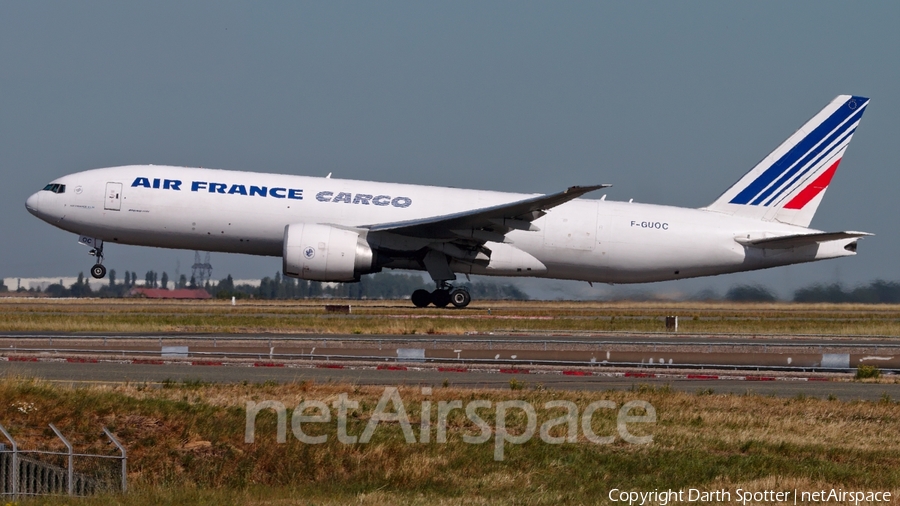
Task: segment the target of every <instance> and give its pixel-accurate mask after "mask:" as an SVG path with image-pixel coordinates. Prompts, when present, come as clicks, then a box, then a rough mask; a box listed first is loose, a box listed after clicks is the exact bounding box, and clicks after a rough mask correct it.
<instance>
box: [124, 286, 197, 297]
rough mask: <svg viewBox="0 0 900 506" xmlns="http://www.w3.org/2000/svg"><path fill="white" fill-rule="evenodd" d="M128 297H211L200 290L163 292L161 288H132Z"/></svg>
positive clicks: (187, 289) (185, 289) (180, 289)
mask: <svg viewBox="0 0 900 506" xmlns="http://www.w3.org/2000/svg"><path fill="white" fill-rule="evenodd" d="M128 296H129V297H146V298H148V299H211V298H212V295H210V294H209V292H207V291H206V290H204V289H202V288H196V289H190V288H179V289H176V290H165V289H163V288H132V289H131V291H130V292H128Z"/></svg>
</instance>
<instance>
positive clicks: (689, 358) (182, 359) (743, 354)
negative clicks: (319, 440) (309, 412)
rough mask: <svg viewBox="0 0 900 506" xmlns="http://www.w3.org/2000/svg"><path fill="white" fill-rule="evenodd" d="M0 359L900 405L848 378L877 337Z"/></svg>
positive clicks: (339, 338) (216, 345) (477, 340)
mask: <svg viewBox="0 0 900 506" xmlns="http://www.w3.org/2000/svg"><path fill="white" fill-rule="evenodd" d="M0 350H2V351H0V373H2V374H6V375H13V376H28V377H38V378H43V379H45V380H48V381H53V382H58V383H62V384H71V385H82V384H94V383H109V384H116V383H123V382H139V383H149V384H156V385H160V384H162V383H163V382H166V381H175V382H182V381H195V380H199V381H204V382H242V381H248V382H254V383H262V382H265V381H276V382H292V381H307V380H311V381H315V382H346V383H353V384H365V385H411V386H415V385H431V386H442V385H447V386H454V387H471V388H499V389H508V388H510V383H511V380H513V379H515V382H516V383H517V384H520V385H525V388H546V389H563V390H595V391H596V390H623V389H632V388H639V387H641V385H649V386H653V387H657V388H658V387H663V386H666V385H668V386H669V387H671V388H673V389H675V390H680V391H687V392H699V393H703V394H708V393H737V394H744V393H747V392H753V393H758V394H762V395H776V396H785V397H794V396H798V395H803V396H808V397H821V398H827V397H830V396H831V397H833V398H837V399H842V400H856V399H861V400H878V399H881V398H883V397H884V396H885V395H887V396H889V397H891V398H893V399H900V384H891V383H880V384H872V383H861V382H850V381H847V379H848V378H849V376H850V375H849V374H848V371H851V370H852V369H853V368H854V367H856V366H857V365H859V364H861V363H863V364H864V363H875V364H877V365H878V366H879V367H881V368H882V369H889V368H890V367H898V366H900V344H898V343H895V342H893V341H892V340H885V339H846V338H834V337H825V338H822V337H809V336H807V337H803V338H793V339H792V338H790V337H789V336H785V337H777V338H773V337H768V338H762V339H761V338H759V337H756V336H708V337H707V336H696V335H692V336H683V335H666V334H652V335H634V334H624V335H603V336H578V335H574V336H573V335H563V336H560V335H554V336H547V335H540V334H538V335H523V334H517V335H496V334H492V335H429V336H408V335H407V336H404V335H381V336H360V335H316V334H223V335H208V334H97V335H85V334H67V333H2V334H0ZM827 360H830V361H831V362H830V363H829V362H827ZM726 365H727V366H728V367H725V366H726ZM711 371H712V372H711ZM835 372H840V373H843V374H835Z"/></svg>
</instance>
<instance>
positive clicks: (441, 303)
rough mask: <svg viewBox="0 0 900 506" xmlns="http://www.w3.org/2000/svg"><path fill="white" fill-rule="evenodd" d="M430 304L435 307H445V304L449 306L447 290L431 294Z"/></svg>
mask: <svg viewBox="0 0 900 506" xmlns="http://www.w3.org/2000/svg"><path fill="white" fill-rule="evenodd" d="M431 303H432V304H434V305H435V306H436V307H447V304H450V292H449V291H447V290H435V291H433V292H431Z"/></svg>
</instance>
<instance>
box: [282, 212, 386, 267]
mask: <svg viewBox="0 0 900 506" xmlns="http://www.w3.org/2000/svg"><path fill="white" fill-rule="evenodd" d="M282 260H283V268H282V272H283V273H284V274H285V275H286V276H290V277H292V278H300V279H309V280H313V281H356V280H357V279H359V276H360V275H362V274H367V273H369V272H372V271H373V266H374V264H375V262H374V260H375V255H374V252H373V251H372V248H370V247H369V244H368V243H367V242H366V241H365V240H364V239H363V238H361V237H360V236H359V234H358V233H356V232H352V231H350V230H343V229H340V228H335V227H332V226H330V225H320V224H318V223H294V224H291V225H288V226H286V227H284V250H283V252H282Z"/></svg>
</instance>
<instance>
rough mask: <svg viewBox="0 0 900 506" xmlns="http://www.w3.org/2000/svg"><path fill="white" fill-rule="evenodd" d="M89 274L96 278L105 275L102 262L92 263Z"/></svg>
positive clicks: (101, 277)
mask: <svg viewBox="0 0 900 506" xmlns="http://www.w3.org/2000/svg"><path fill="white" fill-rule="evenodd" d="M91 276H93V277H94V278H96V279H103V277H104V276H106V267H103V264H94V266H93V267H91Z"/></svg>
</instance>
